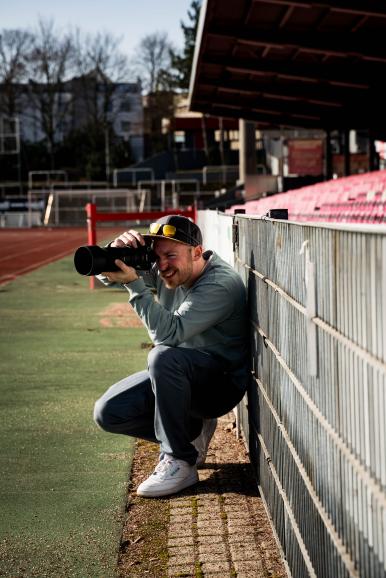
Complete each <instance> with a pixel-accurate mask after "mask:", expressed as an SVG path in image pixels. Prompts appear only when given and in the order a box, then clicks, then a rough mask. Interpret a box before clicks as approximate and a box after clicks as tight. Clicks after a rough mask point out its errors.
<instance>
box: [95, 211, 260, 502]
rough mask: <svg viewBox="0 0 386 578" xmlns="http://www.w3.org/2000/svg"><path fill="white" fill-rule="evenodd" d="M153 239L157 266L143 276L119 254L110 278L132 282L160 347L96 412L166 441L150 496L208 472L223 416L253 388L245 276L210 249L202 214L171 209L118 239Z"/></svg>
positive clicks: (131, 431) (120, 426)
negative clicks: (144, 230) (145, 228)
mask: <svg viewBox="0 0 386 578" xmlns="http://www.w3.org/2000/svg"><path fill="white" fill-rule="evenodd" d="M145 243H146V244H148V243H152V244H153V250H154V252H155V254H156V262H155V264H154V265H153V267H152V269H151V271H150V272H143V273H140V276H138V273H137V271H136V270H135V269H133V268H132V267H128V266H127V265H125V264H124V263H123V262H122V261H120V260H117V261H116V265H117V266H118V267H119V271H116V272H106V273H103V275H102V276H101V277H100V279H101V281H102V282H104V283H105V284H110V283H118V284H122V285H123V287H124V288H125V289H126V290H127V291H128V294H129V303H130V304H131V305H132V306H133V308H134V309H135V311H136V312H137V314H138V315H139V317H140V318H141V320H142V322H143V324H144V325H145V327H146V328H147V330H148V332H149V336H150V338H151V340H152V342H153V343H154V348H153V349H152V350H151V351H150V354H149V357H148V368H147V370H145V371H140V372H138V373H135V374H134V375H131V376H129V377H127V378H125V379H123V380H122V381H120V382H118V383H116V384H115V385H113V386H112V387H110V389H108V390H107V391H106V393H105V394H104V395H103V396H102V397H101V398H100V399H99V400H98V401H97V402H96V404H95V412H94V418H95V421H96V422H97V424H98V425H99V426H100V427H101V428H103V429H104V430H106V431H109V432H114V433H120V434H126V435H129V436H134V437H138V438H142V439H145V440H150V441H153V442H158V443H159V444H160V461H159V463H158V465H157V466H156V468H155V470H154V473H153V474H152V475H151V476H150V477H149V478H148V479H147V480H145V481H143V482H142V483H141V484H140V485H139V487H138V489H137V493H138V494H139V495H140V496H145V497H157V496H166V495H169V494H173V493H175V492H178V491H180V490H182V489H184V488H187V487H188V486H191V485H193V484H195V483H196V482H197V481H198V474H197V465H201V464H203V463H204V462H205V457H206V452H207V450H208V446H209V442H210V439H211V437H212V435H213V433H214V431H215V428H216V423H217V420H216V418H217V417H219V416H221V415H224V414H226V413H227V412H228V411H230V410H231V409H232V408H233V407H234V406H235V405H236V404H237V403H238V402H239V401H240V400H241V398H242V397H243V395H244V393H245V390H246V387H247V380H248V353H247V334H248V321H247V313H246V292H245V287H244V284H243V282H242V280H241V278H240V277H239V275H238V274H237V272H236V271H234V269H233V268H232V267H231V266H230V265H228V264H227V263H226V262H225V261H223V260H222V259H221V258H220V257H219V256H218V255H216V254H215V253H214V252H212V251H205V252H204V251H203V247H202V235H201V231H200V229H199V228H198V227H197V225H195V224H194V223H193V222H192V221H190V220H189V219H187V218H185V217H182V216H178V215H168V216H166V217H162V218H161V219H159V220H158V221H157V222H156V223H153V224H152V225H151V226H150V230H149V233H148V234H145V235H141V234H140V233H138V232H137V231H135V230H130V231H128V232H125V233H123V234H122V235H121V236H119V237H118V238H117V239H115V240H114V241H113V242H112V243H111V246H113V247H124V246H131V247H133V248H136V247H138V246H139V245H144V244H145ZM154 290H155V291H154ZM155 292H156V295H157V297H156V296H155V295H154V293H155Z"/></svg>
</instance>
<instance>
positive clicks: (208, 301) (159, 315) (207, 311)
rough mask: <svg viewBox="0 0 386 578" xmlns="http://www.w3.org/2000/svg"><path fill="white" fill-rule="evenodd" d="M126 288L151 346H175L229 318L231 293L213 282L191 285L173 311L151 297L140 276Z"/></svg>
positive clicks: (231, 302) (231, 304)
mask: <svg viewBox="0 0 386 578" xmlns="http://www.w3.org/2000/svg"><path fill="white" fill-rule="evenodd" d="M126 288H127V290H128V291H129V302H130V304H131V305H132V306H133V308H134V310H135V311H136V313H137V314H138V315H139V317H140V318H141V320H142V322H143V324H144V325H145V326H146V328H147V330H148V332H149V336H150V338H151V340H152V341H153V343H154V344H155V345H169V346H171V347H177V346H178V345H180V344H181V343H184V342H185V341H187V340H189V339H190V338H191V337H193V336H195V335H197V334H200V333H202V332H204V331H205V330H206V329H208V328H210V327H213V326H214V325H217V324H218V323H220V322H221V321H223V320H224V319H226V318H227V317H229V316H230V315H231V313H232V312H233V308H234V304H233V299H232V295H231V292H230V291H229V290H228V289H226V288H225V287H223V286H221V285H219V284H218V283H213V282H207V283H202V284H200V285H199V286H197V287H194V288H193V289H192V290H191V291H190V292H188V293H187V295H186V298H185V300H184V302H183V303H182V304H181V306H180V307H179V308H178V309H177V310H176V311H174V312H171V311H168V310H167V309H165V307H163V306H162V305H160V304H159V303H158V302H157V301H156V300H155V298H154V295H153V294H152V292H151V290H150V289H149V288H147V287H146V285H145V283H144V282H143V280H142V279H137V280H135V281H133V282H132V283H128V284H127V285H126Z"/></svg>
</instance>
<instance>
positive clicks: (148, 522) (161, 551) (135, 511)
mask: <svg viewBox="0 0 386 578" xmlns="http://www.w3.org/2000/svg"><path fill="white" fill-rule="evenodd" d="M158 459H159V446H158V444H152V443H150V442H145V441H143V440H137V442H136V450H135V454H134V460H133V464H132V469H131V481H130V485H129V495H128V502H127V508H126V509H127V520H126V524H125V526H124V529H123V534H122V541H121V547H120V554H119V563H118V577H119V578H124V577H125V578H127V577H128V576H129V577H130V578H143V577H144V576H151V578H161V577H164V576H166V572H167V559H168V555H167V528H168V522H169V499H166V498H165V499H160V498H159V499H153V500H149V499H146V498H140V497H139V496H137V494H136V488H137V487H138V485H139V484H140V483H141V482H143V480H145V479H146V478H147V477H148V476H149V475H150V474H151V472H152V471H153V470H154V466H155V465H156V463H157V461H158Z"/></svg>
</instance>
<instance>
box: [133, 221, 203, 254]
mask: <svg viewBox="0 0 386 578" xmlns="http://www.w3.org/2000/svg"><path fill="white" fill-rule="evenodd" d="M143 237H144V238H145V239H160V238H161V239H169V240H171V241H176V242H177V243H183V244H184V245H192V246H193V247H197V245H202V234H201V231H200V229H199V227H198V226H197V225H196V224H195V223H194V222H193V221H191V220H190V219H188V218H187V217H183V216H182V215H166V216H164V217H161V218H160V219H158V221H156V222H155V223H151V224H150V226H149V232H148V233H145V234H144V235H143Z"/></svg>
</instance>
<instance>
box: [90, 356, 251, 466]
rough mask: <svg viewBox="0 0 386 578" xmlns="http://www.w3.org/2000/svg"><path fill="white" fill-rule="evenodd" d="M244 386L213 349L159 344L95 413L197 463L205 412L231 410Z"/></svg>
mask: <svg viewBox="0 0 386 578" xmlns="http://www.w3.org/2000/svg"><path fill="white" fill-rule="evenodd" d="M244 390H245V388H243V387H240V386H239V385H237V384H234V383H233V382H232V378H231V377H230V375H229V374H227V373H226V372H224V369H223V366H222V363H221V362H220V361H219V360H218V359H215V358H213V357H212V356H211V355H209V354H205V353H202V352H201V351H197V350H194V349H187V348H184V347H167V346H164V345H158V346H156V347H154V348H153V349H152V350H151V351H150V353H149V356H148V369H147V370H145V371H140V372H138V373H134V374H133V375H130V376H129V377H126V378H125V379H122V380H121V381H119V382H118V383H116V384H115V385H113V386H111V387H110V388H109V389H108V390H107V391H106V393H105V394H104V395H103V396H102V397H101V398H100V399H98V401H97V402H96V404H95V409H94V419H95V421H96V423H97V424H98V425H99V426H100V427H101V428H102V429H104V430H106V431H109V432H113V433H120V434H126V435H129V436H134V437H138V438H142V439H145V440H150V441H158V442H159V443H160V445H161V447H160V450H161V452H163V453H167V454H171V455H173V456H174V457H175V458H177V459H181V460H185V461H186V462H189V463H190V464H194V463H195V462H196V458H197V451H196V449H195V448H194V446H193V445H192V444H191V443H190V442H191V441H192V440H194V439H195V438H196V437H197V436H198V435H199V434H200V431H201V428H202V420H203V418H208V417H218V416H220V415H224V414H225V413H227V412H228V411H230V410H231V409H232V408H233V407H234V406H235V405H236V404H237V403H238V402H239V401H240V400H241V398H242V397H243V394H244Z"/></svg>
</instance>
